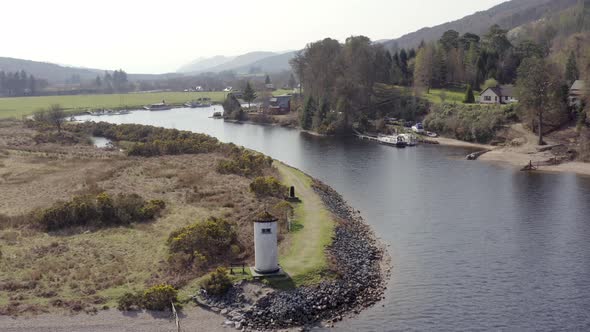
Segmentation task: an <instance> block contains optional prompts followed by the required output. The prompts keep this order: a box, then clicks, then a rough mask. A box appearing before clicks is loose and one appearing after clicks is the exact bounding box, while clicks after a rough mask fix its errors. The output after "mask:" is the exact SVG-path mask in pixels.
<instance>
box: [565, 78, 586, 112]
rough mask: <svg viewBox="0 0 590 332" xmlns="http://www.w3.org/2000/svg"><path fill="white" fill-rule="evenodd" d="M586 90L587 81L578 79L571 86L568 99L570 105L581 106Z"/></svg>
mask: <svg viewBox="0 0 590 332" xmlns="http://www.w3.org/2000/svg"><path fill="white" fill-rule="evenodd" d="M585 91H586V83H585V82H584V81H582V80H577V81H575V82H574V84H572V87H571V88H570V92H569V96H568V101H569V104H570V106H580V105H581V104H582V99H583V98H584V94H585Z"/></svg>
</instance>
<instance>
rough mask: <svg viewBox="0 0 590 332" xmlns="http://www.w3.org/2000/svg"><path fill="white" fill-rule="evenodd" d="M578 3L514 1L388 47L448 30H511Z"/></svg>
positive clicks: (427, 39) (431, 37)
mask: <svg viewBox="0 0 590 332" xmlns="http://www.w3.org/2000/svg"><path fill="white" fill-rule="evenodd" d="M577 2H578V0H512V1H508V2H504V3H502V4H500V5H497V6H495V7H493V8H491V9H489V10H486V11H481V12H477V13H475V14H473V15H469V16H466V17H464V18H462V19H459V20H456V21H453V22H448V23H444V24H441V25H437V26H435V27H431V28H423V29H420V30H418V31H416V32H412V33H409V34H407V35H404V36H402V37H400V38H397V39H393V40H390V41H387V42H385V43H384V44H385V46H386V47H387V48H390V49H394V50H395V49H401V48H414V47H417V46H418V45H419V44H420V43H421V42H422V41H425V42H431V41H434V40H437V39H438V38H440V36H441V35H442V34H443V33H444V32H445V31H447V30H455V31H457V32H459V33H461V34H464V33H466V32H471V33H475V34H483V33H485V32H486V31H487V30H488V29H489V27H490V26H492V25H494V24H497V25H499V26H500V27H501V28H503V29H507V30H510V29H513V28H516V27H518V26H520V25H523V24H526V23H529V22H532V21H536V20H538V19H540V18H541V17H543V16H545V15H547V14H548V13H552V12H557V11H561V10H563V9H564V8H568V7H571V6H572V5H575V4H576V3H577Z"/></svg>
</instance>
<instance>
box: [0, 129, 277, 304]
mask: <svg viewBox="0 0 590 332" xmlns="http://www.w3.org/2000/svg"><path fill="white" fill-rule="evenodd" d="M14 126H16V128H17V129H18V130H15V128H14V127H11V126H0V162H1V163H2V165H3V166H2V167H0V252H1V256H0V289H1V291H0V314H16V315H18V314H21V313H23V312H32V313H40V312H44V311H51V312H53V311H61V310H73V311H88V312H91V311H93V310H96V309H97V308H102V307H103V306H110V307H113V306H114V305H115V302H116V299H117V298H118V297H119V296H120V295H122V294H123V293H124V292H127V291H137V290H141V289H144V288H145V287H146V286H148V285H150V284H154V283H158V282H161V281H162V280H172V281H174V279H175V278H176V277H178V276H175V275H174V274H173V273H171V272H170V271H169V268H168V265H167V263H166V261H167V257H168V249H167V246H166V239H167V238H168V236H169V234H170V233H171V232H172V231H173V230H175V229H177V228H180V227H184V226H187V225H189V224H191V223H193V222H195V221H196V220H200V219H205V218H207V217H209V216H217V217H223V218H226V219H228V220H230V221H233V222H235V223H236V225H237V227H238V233H239V237H240V242H241V243H242V247H243V248H246V250H245V251H244V252H243V253H241V258H242V259H244V260H246V261H248V260H249V259H250V257H251V255H252V249H251V248H252V237H253V234H252V225H251V222H250V219H251V216H252V215H253V214H255V213H257V212H259V211H260V210H261V209H262V208H263V207H264V205H265V204H266V205H267V206H272V205H274V203H275V202H274V201H268V202H263V201H260V200H258V199H257V198H256V197H255V196H254V195H253V194H252V193H251V192H250V190H249V187H248V186H249V184H250V180H249V179H247V178H244V177H240V176H236V175H220V174H218V173H217V172H215V165H216V163H217V161H218V160H219V159H221V158H223V157H222V156H221V155H219V154H203V155H181V156H165V157H158V158H127V157H125V156H123V155H122V154H120V153H118V152H106V151H102V150H99V149H96V148H93V147H89V146H82V145H76V146H69V147H64V146H55V145H52V144H40V145H36V144H35V143H33V142H31V141H28V136H29V135H30V134H31V133H30V132H29V131H28V129H26V128H24V127H23V126H22V125H20V124H15V125H14ZM20 130H22V133H21V131H20ZM10 133H12V134H13V135H16V136H18V135H19V133H21V134H20V135H21V137H20V138H19V137H15V138H11V139H6V138H3V137H5V136H8V135H9V134H10ZM23 142H28V143H27V144H24V143H23ZM17 143H18V144H17ZM19 144H20V145H19ZM100 191H106V192H108V193H110V194H117V193H125V194H131V193H136V194H139V195H140V196H142V197H143V198H145V199H161V200H164V201H165V202H166V204H167V208H166V210H165V212H164V214H163V216H162V217H161V218H159V219H157V220H156V221H154V222H151V223H147V224H137V225H133V226H131V227H118V228H111V229H102V230H98V231H84V230H82V231H77V232H69V233H68V232H61V233H51V234H48V233H43V232H40V231H37V230H35V229H34V228H31V227H27V224H28V223H29V218H27V217H26V216H27V214H29V213H31V211H33V210H34V209H36V208H45V207H48V206H51V205H52V204H54V203H55V202H56V201H58V200H69V199H71V198H72V197H73V196H74V195H79V194H84V193H97V192H100ZM203 272H205V271H203ZM195 277H198V274H196V275H194V276H192V275H191V276H189V277H188V278H187V277H186V276H182V278H178V280H180V279H183V280H184V281H186V279H190V278H195Z"/></svg>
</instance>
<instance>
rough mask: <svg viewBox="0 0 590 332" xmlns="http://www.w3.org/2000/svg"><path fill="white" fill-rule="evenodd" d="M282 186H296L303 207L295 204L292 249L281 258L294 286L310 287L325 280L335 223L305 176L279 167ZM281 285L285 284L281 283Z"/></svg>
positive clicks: (290, 169)
mask: <svg viewBox="0 0 590 332" xmlns="http://www.w3.org/2000/svg"><path fill="white" fill-rule="evenodd" d="M277 165H278V166H277V167H278V169H279V172H280V174H281V177H282V181H283V183H285V184H286V185H288V186H291V185H293V186H295V192H296V193H297V196H298V197H299V198H300V199H301V201H302V202H301V203H297V204H295V206H294V207H295V215H294V217H295V219H296V221H297V224H296V225H297V227H296V228H295V229H296V230H295V231H293V232H292V233H291V234H290V245H291V246H290V248H289V250H288V253H287V254H286V255H282V256H281V257H280V258H279V263H280V264H281V267H282V268H283V270H284V271H285V272H286V273H287V274H288V275H289V276H290V278H291V282H292V284H293V286H301V285H309V284H314V283H317V282H319V281H321V280H322V279H323V278H325V277H326V274H327V269H328V260H327V257H326V252H325V248H326V246H328V245H330V244H331V243H332V235H333V234H334V227H335V223H334V220H333V219H332V215H331V213H330V211H329V210H328V209H327V208H326V206H325V205H324V203H323V201H322V200H321V198H320V197H319V195H317V194H316V193H315V191H314V190H313V188H312V187H311V184H312V180H311V179H310V178H309V177H308V176H307V175H305V174H304V173H302V172H300V171H298V170H296V169H294V168H291V167H288V166H286V165H283V164H278V163H277ZM278 283H279V284H282V283H284V282H281V281H278Z"/></svg>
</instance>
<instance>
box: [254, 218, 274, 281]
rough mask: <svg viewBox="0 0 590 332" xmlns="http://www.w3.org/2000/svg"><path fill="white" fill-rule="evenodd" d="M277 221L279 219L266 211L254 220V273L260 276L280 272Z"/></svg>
mask: <svg viewBox="0 0 590 332" xmlns="http://www.w3.org/2000/svg"><path fill="white" fill-rule="evenodd" d="M277 221H278V219H277V218H275V217H274V216H273V215H271V214H270V213H268V212H266V211H264V212H262V213H260V214H259V215H257V216H256V218H255V219H254V256H255V260H256V262H255V265H254V272H256V273H258V274H262V275H264V274H275V273H278V272H280V267H279V260H278V255H279V254H278V251H279V249H278V245H277V236H278V227H277Z"/></svg>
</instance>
